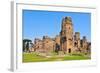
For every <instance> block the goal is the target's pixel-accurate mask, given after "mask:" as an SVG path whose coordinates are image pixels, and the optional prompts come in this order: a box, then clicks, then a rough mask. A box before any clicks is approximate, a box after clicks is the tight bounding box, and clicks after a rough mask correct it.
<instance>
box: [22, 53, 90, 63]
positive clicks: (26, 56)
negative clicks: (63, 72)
mask: <svg viewBox="0 0 100 73" xmlns="http://www.w3.org/2000/svg"><path fill="white" fill-rule="evenodd" d="M87 59H90V57H88V56H86V55H66V56H63V57H60V56H57V55H54V56H52V57H45V56H40V55H38V54H36V53H23V60H22V61H23V62H25V63H26V62H45V61H65V60H87Z"/></svg>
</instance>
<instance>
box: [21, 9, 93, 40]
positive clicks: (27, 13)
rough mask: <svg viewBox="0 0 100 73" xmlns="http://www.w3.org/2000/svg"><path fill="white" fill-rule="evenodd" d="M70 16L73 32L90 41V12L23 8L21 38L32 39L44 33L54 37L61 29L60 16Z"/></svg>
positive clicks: (40, 36)
mask: <svg viewBox="0 0 100 73" xmlns="http://www.w3.org/2000/svg"><path fill="white" fill-rule="evenodd" d="M66 16H70V17H71V18H72V22H73V28H74V32H80V35H81V38H82V36H86V37H87V39H88V40H89V41H91V14H90V13H79V12H53V11H39V10H23V38H25V39H26V38H27V39H31V40H34V38H42V37H43V36H44V35H47V36H50V37H51V38H53V37H55V36H56V35H58V34H59V32H60V31H61V23H62V18H63V17H66Z"/></svg>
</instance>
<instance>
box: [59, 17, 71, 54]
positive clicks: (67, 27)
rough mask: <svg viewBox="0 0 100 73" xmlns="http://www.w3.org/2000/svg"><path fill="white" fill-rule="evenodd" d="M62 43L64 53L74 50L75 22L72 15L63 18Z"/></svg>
mask: <svg viewBox="0 0 100 73" xmlns="http://www.w3.org/2000/svg"><path fill="white" fill-rule="evenodd" d="M60 44H61V50H62V51H63V52H64V53H72V52H73V24H72V19H71V17H65V18H63V20H62V27H61V32H60Z"/></svg>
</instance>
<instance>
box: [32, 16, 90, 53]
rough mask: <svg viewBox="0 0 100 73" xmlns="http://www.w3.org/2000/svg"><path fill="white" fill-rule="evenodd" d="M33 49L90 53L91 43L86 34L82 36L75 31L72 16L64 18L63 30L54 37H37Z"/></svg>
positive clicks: (35, 50) (46, 51)
mask: <svg viewBox="0 0 100 73" xmlns="http://www.w3.org/2000/svg"><path fill="white" fill-rule="evenodd" d="M32 51H34V52H42V53H49V52H52V51H55V52H58V51H62V52H63V53H64V54H66V53H74V52H83V53H90V51H91V43H90V42H88V40H87V39H86V37H85V36H83V38H82V39H81V38H80V32H74V27H73V23H72V19H71V17H65V18H63V19H62V24H61V31H60V33H59V34H58V35H57V36H56V37H54V38H50V37H48V36H43V38H42V39H39V38H36V39H35V40H34V42H33V47H32Z"/></svg>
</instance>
